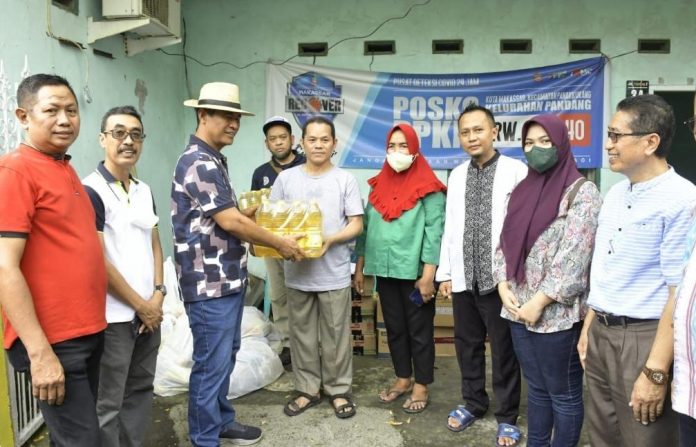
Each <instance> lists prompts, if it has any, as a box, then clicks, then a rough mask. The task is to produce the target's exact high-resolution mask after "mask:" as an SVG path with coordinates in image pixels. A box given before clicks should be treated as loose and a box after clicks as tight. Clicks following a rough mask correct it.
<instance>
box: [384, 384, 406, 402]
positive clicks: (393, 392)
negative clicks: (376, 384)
mask: <svg viewBox="0 0 696 447" xmlns="http://www.w3.org/2000/svg"><path fill="white" fill-rule="evenodd" d="M412 389H413V386H409V387H408V388H406V389H405V390H400V389H398V388H389V390H382V391H380V393H379V394H378V395H377V397H378V398H379V401H380V402H382V403H384V404H388V403H391V402H394V401H395V400H396V399H398V398H400V397H401V396H403V395H404V394H406V393H410V392H411V390H412ZM383 394H384V398H383V397H382V395H383ZM392 396H393V397H392Z"/></svg>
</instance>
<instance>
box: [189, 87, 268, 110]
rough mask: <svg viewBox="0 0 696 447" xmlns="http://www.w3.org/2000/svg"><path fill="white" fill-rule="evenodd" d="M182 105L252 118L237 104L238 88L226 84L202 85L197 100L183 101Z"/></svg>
mask: <svg viewBox="0 0 696 447" xmlns="http://www.w3.org/2000/svg"><path fill="white" fill-rule="evenodd" d="M184 105H185V106H187V107H195V108H197V109H213V110H225V111H227V112H237V113H239V114H242V115H249V116H254V114H253V113H251V112H247V111H246V110H242V109H241V105H240V104H239V87H238V86H237V85H235V84H230V83H228V82H209V83H207V84H203V87H201V93H200V94H199V95H198V99H189V100H187V101H184Z"/></svg>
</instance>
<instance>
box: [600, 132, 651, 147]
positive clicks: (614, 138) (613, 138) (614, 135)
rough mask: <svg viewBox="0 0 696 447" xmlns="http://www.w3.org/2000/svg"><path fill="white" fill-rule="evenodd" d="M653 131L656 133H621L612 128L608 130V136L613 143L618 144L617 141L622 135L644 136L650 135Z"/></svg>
mask: <svg viewBox="0 0 696 447" xmlns="http://www.w3.org/2000/svg"><path fill="white" fill-rule="evenodd" d="M651 133H655V132H633V133H621V132H612V131H611V130H608V131H607V138H609V139H610V140H611V142H612V143H613V144H616V142H617V141H619V138H621V137H642V136H644V135H650V134H651Z"/></svg>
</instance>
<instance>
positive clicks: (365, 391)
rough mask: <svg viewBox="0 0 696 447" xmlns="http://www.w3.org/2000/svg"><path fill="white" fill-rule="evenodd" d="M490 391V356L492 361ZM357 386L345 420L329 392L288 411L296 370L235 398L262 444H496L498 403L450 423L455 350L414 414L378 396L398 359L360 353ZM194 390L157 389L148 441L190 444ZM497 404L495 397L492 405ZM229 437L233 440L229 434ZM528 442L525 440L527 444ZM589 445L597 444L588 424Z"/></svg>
mask: <svg viewBox="0 0 696 447" xmlns="http://www.w3.org/2000/svg"><path fill="white" fill-rule="evenodd" d="M488 365H489V371H488V379H489V380H488V388H489V394H490V395H491V399H492V400H493V399H494V397H493V395H492V393H491V391H490V361H489V362H488ZM353 366H354V371H355V374H354V380H353V394H354V396H355V402H356V404H357V406H358V407H357V414H356V416H355V417H353V418H351V419H346V420H339V419H338V418H336V417H335V416H334V413H333V410H332V409H331V406H330V404H329V401H328V400H327V399H324V401H323V402H322V404H321V405H319V406H317V407H314V408H311V409H309V410H307V412H305V413H303V414H302V415H300V416H296V417H292V418H290V417H287V416H285V414H283V411H282V407H283V405H284V403H285V402H286V401H287V400H288V399H289V397H290V395H291V392H292V389H293V386H292V373H284V374H283V375H282V376H281V377H280V378H279V379H278V380H277V381H276V382H274V383H273V384H271V385H269V386H268V387H266V388H265V389H262V390H259V391H256V392H254V393H251V394H249V395H246V396H243V397H240V398H238V399H236V400H235V401H234V406H235V409H236V410H237V415H238V420H239V421H240V422H243V423H247V424H253V425H258V426H260V427H261V428H262V429H263V431H264V437H263V439H262V440H261V442H259V443H258V444H256V445H257V446H259V447H271V446H273V447H275V446H290V447H295V446H297V447H300V446H303V447H304V446H327V447H333V446H337V447H338V446H340V447H345V446H347V445H350V446H359V447H363V446H365V447H368V446H369V447H371V446H380V447H416V446H418V447H420V446H452V445H457V446H470V447H477V446H486V447H491V446H494V445H495V433H496V429H497V424H496V421H495V418H494V417H493V414H492V413H493V411H492V409H491V410H489V413H488V414H487V415H486V417H485V418H483V419H481V420H479V421H477V422H475V423H474V425H472V426H471V427H469V428H468V429H466V430H465V431H463V432H461V433H453V432H450V431H449V430H447V428H446V427H445V422H446V416H447V414H448V413H449V412H450V411H451V410H452V409H453V408H454V407H455V406H456V405H457V404H458V403H461V402H460V392H459V380H460V379H459V368H458V366H457V362H456V360H455V358H454V357H438V358H437V359H436V362H435V367H436V371H435V383H434V384H433V385H432V386H431V388H430V405H429V407H428V408H427V409H426V410H425V411H424V412H423V413H421V414H417V415H407V414H406V413H404V412H403V411H401V407H400V405H401V403H402V402H403V399H399V400H398V401H397V402H394V403H391V404H382V403H381V402H379V400H378V399H377V393H378V392H379V390H380V389H382V388H383V387H385V386H387V385H388V384H389V383H390V380H392V378H393V369H392V365H391V362H390V361H386V360H379V359H377V358H375V357H374V356H365V357H358V356H356V357H354V362H353ZM187 399H188V395H187V394H181V395H178V396H174V397H155V403H154V411H153V417H152V426H151V428H150V430H149V433H148V438H147V443H146V445H147V446H153V447H154V446H156V447H169V446H185V445H190V443H189V441H188V437H187V429H188V424H187V421H186V417H187ZM526 401H527V398H526V388H525V387H523V396H522V408H521V409H520V413H521V414H522V416H521V417H520V420H519V422H518V424H519V426H520V427H521V428H522V432H523V433H524V432H525V431H526V425H527V421H526ZM493 405H495V403H494V402H492V403H491V408H493ZM28 445H31V446H41V447H44V446H48V445H49V442H48V435H47V431H46V430H42V431H41V432H39V433H37V435H36V436H35V437H34V439H33V440H32V441H31V442H30V443H29V444H28ZM222 445H226V444H225V443H224V442H223V444H222ZM520 445H522V446H524V445H526V443H525V442H524V437H523V441H522V443H521V444H520ZM580 445H581V446H589V441H588V439H587V434H586V433H585V432H584V431H583V436H582V438H581V442H580Z"/></svg>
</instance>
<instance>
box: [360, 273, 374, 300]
mask: <svg viewBox="0 0 696 447" xmlns="http://www.w3.org/2000/svg"><path fill="white" fill-rule="evenodd" d="M374 293H375V277H374V276H372V275H365V279H363V292H362V296H372V295H373V294H374Z"/></svg>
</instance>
